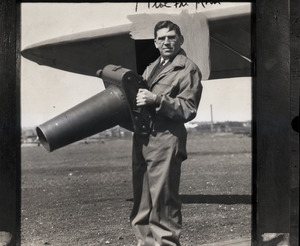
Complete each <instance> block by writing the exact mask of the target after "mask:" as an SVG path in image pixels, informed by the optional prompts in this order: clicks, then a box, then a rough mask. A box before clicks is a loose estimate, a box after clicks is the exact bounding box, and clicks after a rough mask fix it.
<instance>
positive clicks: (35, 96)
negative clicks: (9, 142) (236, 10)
mask: <svg viewBox="0 0 300 246" xmlns="http://www.w3.org/2000/svg"><path fill="white" fill-rule="evenodd" d="M233 4H235V3H221V4H215V5H210V4H208V5H206V6H205V8H204V7H203V6H202V5H199V4H198V6H197V8H196V4H195V3H194V4H193V3H189V4H188V6H185V7H184V8H176V7H174V6H172V7H171V8H148V4H147V3H139V4H136V3H125V2H123V3H22V4H21V49H24V48H26V47H28V46H30V45H32V44H35V43H38V42H41V41H45V40H48V39H51V38H57V37H60V36H64V35H68V34H73V33H80V32H85V31H89V30H95V29H100V28H104V27H110V26H118V25H123V24H129V23H131V22H130V21H129V20H128V19H127V16H128V15H134V14H141V13H168V14H173V13H178V14H179V13H180V12H181V11H182V10H183V9H185V10H187V11H188V12H189V13H194V12H201V11H210V10H214V9H219V10H221V11H224V10H225V9H226V8H227V7H230V6H231V5H233ZM240 5H247V6H248V5H249V6H250V4H249V3H240ZM202 83H203V94H202V99H201V102H200V106H199V109H198V114H197V117H196V118H195V119H194V121H201V122H202V121H210V120H211V116H213V120H214V122H218V121H248V120H251V97H252V96H251V78H250V77H247V78H231V79H224V80H207V81H203V82H202ZM102 90H104V86H103V83H102V80H101V79H99V78H96V77H91V76H85V75H80V74H75V73H70V72H66V71H62V70H58V69H54V68H51V67H46V66H40V65H38V64H36V63H34V62H31V61H29V60H27V59H25V58H23V57H22V58H21V125H22V127H34V126H37V125H39V124H42V123H44V122H45V121H47V120H49V119H51V118H53V117H55V116H56V115H58V114H60V113H62V112H64V111H66V110H68V109H70V108H72V107H74V106H75V105H77V104H79V103H80V102H82V101H84V100H86V99H88V98H90V97H91V96H93V95H95V94H97V93H99V92H101V91H102ZM211 108H212V111H211ZM211 112H212V113H213V114H212V115H211Z"/></svg>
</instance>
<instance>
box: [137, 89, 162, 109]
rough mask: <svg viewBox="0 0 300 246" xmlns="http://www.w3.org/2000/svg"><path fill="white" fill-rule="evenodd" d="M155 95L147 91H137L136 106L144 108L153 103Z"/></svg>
mask: <svg viewBox="0 0 300 246" xmlns="http://www.w3.org/2000/svg"><path fill="white" fill-rule="evenodd" d="M156 97H157V96H156V95H155V94H154V93H152V92H151V91H149V90H147V89H139V91H138V93H137V95H136V105H137V106H145V105H151V104H154V103H155V100H156Z"/></svg>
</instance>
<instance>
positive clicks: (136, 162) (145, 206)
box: [130, 139, 154, 246]
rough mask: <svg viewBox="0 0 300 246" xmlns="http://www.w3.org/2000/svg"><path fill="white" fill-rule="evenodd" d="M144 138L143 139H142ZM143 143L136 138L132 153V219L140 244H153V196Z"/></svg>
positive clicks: (147, 245)
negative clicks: (151, 227)
mask: <svg viewBox="0 0 300 246" xmlns="http://www.w3.org/2000/svg"><path fill="white" fill-rule="evenodd" d="M140 140H143V139H140ZM142 148H143V143H140V142H139V140H138V139H134V145H133V153H132V179H133V201H134V204H133V209H132V212H131V216H130V220H131V226H132V229H133V232H134V234H135V236H136V238H137V240H138V245H139V246H150V245H151V246H152V245H154V240H153V236H152V232H151V230H150V227H149V215H150V212H151V208H152V205H151V197H150V192H149V180H148V173H147V164H146V163H145V160H144V157H143V155H142Z"/></svg>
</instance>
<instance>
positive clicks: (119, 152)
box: [21, 133, 251, 246]
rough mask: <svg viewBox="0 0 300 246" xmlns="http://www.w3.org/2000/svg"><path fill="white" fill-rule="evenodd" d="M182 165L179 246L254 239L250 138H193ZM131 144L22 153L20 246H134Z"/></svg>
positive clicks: (121, 141)
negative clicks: (130, 222) (252, 228)
mask: <svg viewBox="0 0 300 246" xmlns="http://www.w3.org/2000/svg"><path fill="white" fill-rule="evenodd" d="M188 155H189V159H188V160H186V161H185V162H184V163H183V165H182V178H181V188H180V194H181V199H182V213H183V230H182V237H181V243H182V245H183V246H190V245H191V246H194V245H201V244H204V243H212V242H217V241H221V240H230V239H236V238H250V236H251V138H250V137H247V136H244V135H234V134H230V133H226V134H200V133H190V134H189V139H188ZM131 207H132V187H131V138H130V137H128V138H122V139H113V138H107V139H104V140H103V141H101V142H97V143H89V144H83V143H80V144H78V143H77V144H72V145H70V146H67V147H64V148H62V149H59V150H56V151H54V152H52V153H48V152H47V151H46V150H44V149H43V148H42V147H37V146H34V147H32V146H31V147H28V146H27V147H25V146H23V147H22V211H21V212H22V218H21V219H22V234H21V235H22V246H35V245H38V246H42V245H55V246H61V245H62V246H69V245H80V246H81V245H120V246H121V245H125V246H131V245H136V241H135V238H134V235H133V233H132V231H131V228H130V224H129V215H130V211H131Z"/></svg>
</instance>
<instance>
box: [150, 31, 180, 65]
mask: <svg viewBox="0 0 300 246" xmlns="http://www.w3.org/2000/svg"><path fill="white" fill-rule="evenodd" d="M182 43H183V37H179V36H178V35H177V34H176V32H175V30H172V31H169V28H162V29H159V30H158V31H157V36H156V39H155V40H154V44H155V47H156V48H157V49H158V50H159V52H160V55H161V56H162V58H164V59H171V58H173V57H174V56H175V55H176V54H177V53H178V51H179V50H180V48H181V45H182Z"/></svg>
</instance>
